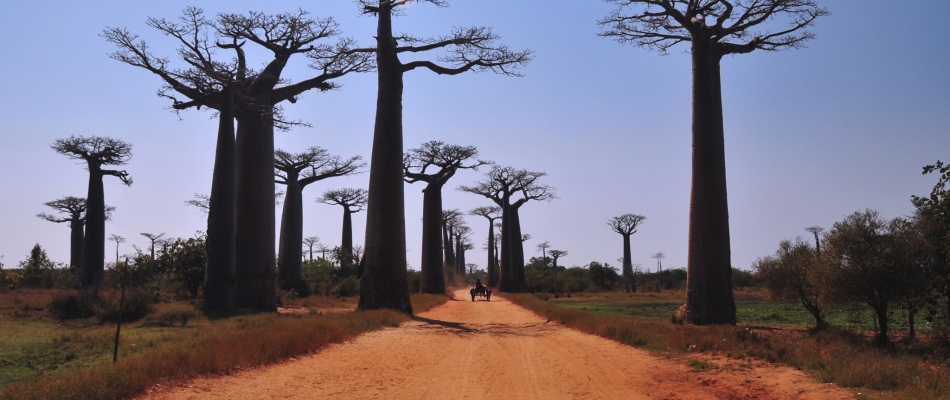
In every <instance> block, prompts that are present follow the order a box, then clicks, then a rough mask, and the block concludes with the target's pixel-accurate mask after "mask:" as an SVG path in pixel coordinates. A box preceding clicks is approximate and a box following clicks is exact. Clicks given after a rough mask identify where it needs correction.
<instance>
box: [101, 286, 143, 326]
mask: <svg viewBox="0 0 950 400" xmlns="http://www.w3.org/2000/svg"><path fill="white" fill-rule="evenodd" d="M152 310H153V308H152V296H151V294H150V293H148V292H147V291H145V290H142V289H139V288H134V289H130V290H126V292H125V301H124V304H123V305H122V322H135V321H138V320H140V319H142V318H145V316H146V315H148V314H149V313H151V312H152ZM99 320H100V321H102V322H112V323H116V322H119V299H115V300H114V301H104V302H103V304H102V312H101V314H100V315H99Z"/></svg>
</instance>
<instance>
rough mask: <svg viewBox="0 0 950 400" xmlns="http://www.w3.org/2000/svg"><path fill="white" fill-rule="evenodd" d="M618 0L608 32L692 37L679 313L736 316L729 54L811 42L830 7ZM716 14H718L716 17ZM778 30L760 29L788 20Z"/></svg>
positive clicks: (645, 38)
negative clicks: (723, 71) (729, 192)
mask: <svg viewBox="0 0 950 400" xmlns="http://www.w3.org/2000/svg"><path fill="white" fill-rule="evenodd" d="M606 1H607V2H609V3H613V4H616V6H617V7H616V8H615V9H614V10H612V11H611V12H610V14H608V15H607V16H606V17H605V18H603V19H601V20H600V21H599V23H600V26H601V27H603V28H605V29H606V30H605V31H604V32H601V33H600V35H601V36H604V37H609V38H613V39H615V40H617V41H618V42H620V43H623V44H628V43H629V44H632V45H634V46H638V47H646V48H648V49H651V50H653V49H655V50H659V51H660V52H661V53H666V51H667V50H669V49H670V48H672V47H673V46H675V45H677V44H679V43H683V42H689V44H690V51H689V54H690V57H691V58H692V65H693V68H692V71H693V121H692V136H693V168H692V190H691V191H690V213H689V219H690V223H689V256H688V265H687V271H688V275H689V276H690V278H689V279H687V282H688V284H687V296H686V304H684V305H683V307H681V308H680V309H679V310H678V311H677V316H678V318H679V319H681V320H683V321H685V322H688V323H692V324H735V322H736V306H735V301H734V299H733V297H732V282H731V275H732V261H731V251H730V243H729V207H728V204H727V201H726V161H725V147H724V141H723V117H722V85H721V81H720V73H719V68H720V67H719V63H720V60H721V59H722V57H723V56H726V55H735V54H744V53H749V52H752V51H755V50H757V49H761V50H766V51H776V50H782V49H787V48H799V47H803V46H804V44H805V42H807V41H808V40H810V39H813V38H814V37H815V35H814V34H813V33H811V32H809V31H807V30H805V28H807V27H809V26H811V25H812V24H813V23H814V21H815V19H817V18H818V17H821V16H824V15H828V14H829V12H828V10H826V9H824V8H821V7H818V5H817V2H816V1H814V0H756V1H738V2H737V1H726V0H697V1H683V0H606ZM710 18H711V21H709V19H710ZM780 18H785V20H786V21H788V24H787V26H785V27H781V28H778V30H774V31H770V30H761V31H759V30H754V29H760V28H758V26H759V25H760V24H762V23H765V22H767V21H781V19H780Z"/></svg>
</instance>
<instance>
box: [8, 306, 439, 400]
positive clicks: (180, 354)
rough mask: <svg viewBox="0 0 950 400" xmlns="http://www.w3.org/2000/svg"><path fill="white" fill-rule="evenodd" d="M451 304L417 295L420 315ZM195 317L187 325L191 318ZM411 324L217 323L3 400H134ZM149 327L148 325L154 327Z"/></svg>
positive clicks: (319, 320) (358, 320)
mask: <svg viewBox="0 0 950 400" xmlns="http://www.w3.org/2000/svg"><path fill="white" fill-rule="evenodd" d="M446 300H447V297H445V296H432V295H414V296H413V298H412V301H413V308H414V309H415V310H416V311H417V312H422V311H424V310H427V309H429V308H432V307H434V306H436V305H439V304H442V303H444V302H445V301H446ZM164 312H165V313H166V316H165V317H163V316H161V315H159V316H156V317H155V318H154V320H153V321H152V322H156V321H157V322H159V323H167V322H166V321H168V320H170V321H171V322H172V323H173V321H175V318H179V319H180V318H182V317H181V315H182V313H186V314H187V310H184V309H179V310H176V309H173V308H172V309H167V310H165V311H164ZM191 317H193V316H189V317H186V318H191ZM407 319H408V316H406V315H404V314H401V313H399V312H396V311H391V310H378V311H366V312H353V313H334V314H322V315H321V314H314V315H279V314H275V313H261V314H248V315H240V316H235V317H230V318H221V319H216V320H211V321H209V322H208V323H207V324H202V325H201V326H200V329H193V330H192V332H191V334H190V335H187V336H186V337H185V338H184V339H183V340H177V341H173V342H169V343H164V344H162V345H161V346H155V347H153V348H152V349H151V350H150V351H146V352H141V353H137V354H131V355H129V356H127V357H124V358H120V359H119V362H118V363H117V364H100V365H96V366H92V367H89V368H83V369H74V370H71V371H68V372H63V373H59V374H52V375H50V374H47V375H44V376H37V377H35V378H30V379H27V380H24V381H19V382H14V383H11V384H9V385H7V386H6V387H4V388H3V392H2V393H0V397H2V398H4V399H102V398H109V399H115V398H129V397H132V396H134V395H136V394H139V393H142V392H143V391H145V390H146V389H147V388H149V387H151V386H153V385H155V384H157V383H167V382H170V381H178V380H184V379H189V378H192V377H195V376H198V375H205V374H229V373H231V372H232V371H235V370H238V369H244V368H253V367H256V366H260V365H264V364H268V363H272V362H275V361H278V360H281V359H286V358H289V357H292V356H296V355H300V354H306V353H311V352H314V351H316V350H318V349H320V348H323V347H325V346H327V345H330V344H332V343H339V342H343V341H345V340H348V339H351V338H353V337H355V336H357V335H359V334H361V333H365V332H369V331H373V330H377V329H382V328H385V327H387V326H396V325H398V324H400V323H401V322H404V321H406V320H407ZM147 323H148V322H147Z"/></svg>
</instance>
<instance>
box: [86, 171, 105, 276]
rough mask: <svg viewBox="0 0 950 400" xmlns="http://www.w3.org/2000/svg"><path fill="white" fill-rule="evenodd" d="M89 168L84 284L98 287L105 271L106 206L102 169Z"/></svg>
mask: <svg viewBox="0 0 950 400" xmlns="http://www.w3.org/2000/svg"><path fill="white" fill-rule="evenodd" d="M87 164H88V167H89V189H88V192H87V193H86V232H85V235H84V237H83V250H82V284H83V286H98V284H99V282H100V281H101V280H102V273H103V271H104V270H105V259H106V204H105V193H104V189H103V186H102V169H101V168H100V167H99V165H97V164H95V163H92V162H90V163H87Z"/></svg>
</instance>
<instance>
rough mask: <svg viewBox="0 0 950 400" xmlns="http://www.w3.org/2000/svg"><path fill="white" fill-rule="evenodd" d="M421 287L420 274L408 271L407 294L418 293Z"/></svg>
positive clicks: (411, 270)
mask: <svg viewBox="0 0 950 400" xmlns="http://www.w3.org/2000/svg"><path fill="white" fill-rule="evenodd" d="M421 285H422V272H419V271H416V270H414V269H410V270H409V293H419V290H420V287H421Z"/></svg>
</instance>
